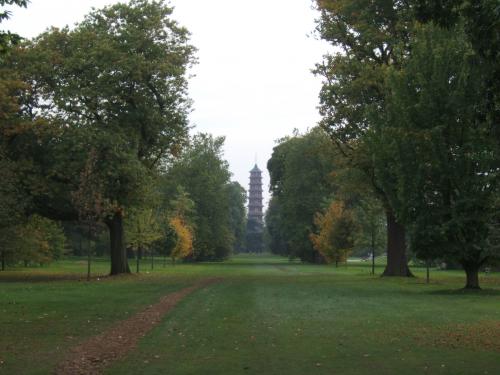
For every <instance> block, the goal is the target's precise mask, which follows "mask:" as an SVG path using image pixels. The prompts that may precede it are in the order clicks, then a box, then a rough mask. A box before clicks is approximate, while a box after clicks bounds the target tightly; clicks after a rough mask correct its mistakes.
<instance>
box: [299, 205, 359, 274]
mask: <svg viewBox="0 0 500 375" xmlns="http://www.w3.org/2000/svg"><path fill="white" fill-rule="evenodd" d="M314 223H315V224H316V227H317V228H318V233H311V234H310V236H309V237H310V239H311V241H312V243H313V245H314V248H315V249H316V250H318V251H319V252H320V253H321V255H322V256H323V257H324V258H325V260H326V261H327V262H328V263H331V262H335V266H336V267H337V266H338V263H339V262H347V257H348V256H349V253H350V252H351V251H352V249H353V248H354V236H355V231H356V228H355V223H354V219H353V215H352V213H351V212H349V210H347V209H346V207H345V204H344V202H341V201H333V202H332V203H331V204H330V206H329V207H328V208H327V210H326V212H325V213H317V214H316V216H315V218H314Z"/></svg>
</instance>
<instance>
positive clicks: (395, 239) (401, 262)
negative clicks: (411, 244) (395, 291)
mask: <svg viewBox="0 0 500 375" xmlns="http://www.w3.org/2000/svg"><path fill="white" fill-rule="evenodd" d="M386 216H387V266H386V267H385V270H384V273H383V274H382V276H402V277H409V276H413V274H412V273H411V271H410V269H409V268H408V260H407V259H406V239H405V228H404V226H403V225H401V224H399V223H398V222H397V221H396V217H395V216H394V213H393V212H392V211H390V210H388V211H387V212H386Z"/></svg>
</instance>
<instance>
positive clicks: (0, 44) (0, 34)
mask: <svg viewBox="0 0 500 375" xmlns="http://www.w3.org/2000/svg"><path fill="white" fill-rule="evenodd" d="M28 3H29V1H28V0H0V6H2V7H3V6H5V5H17V6H19V7H23V8H26V7H27V6H28ZM10 14H11V13H10V12H9V11H8V10H5V9H0V23H1V22H2V21H5V20H8V19H9V18H10ZM20 41H21V37H20V36H19V35H17V34H13V33H11V32H9V31H0V62H1V61H2V60H1V55H4V54H6V53H7V52H8V50H9V49H10V48H12V46H14V45H16V44H17V43H19V42H20Z"/></svg>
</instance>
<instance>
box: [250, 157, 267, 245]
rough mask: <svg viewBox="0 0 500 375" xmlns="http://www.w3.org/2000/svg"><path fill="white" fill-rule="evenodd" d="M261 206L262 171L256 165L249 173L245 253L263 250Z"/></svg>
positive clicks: (262, 214)
mask: <svg viewBox="0 0 500 375" xmlns="http://www.w3.org/2000/svg"><path fill="white" fill-rule="evenodd" d="M263 208H264V205H263V204H262V171H261V170H260V169H259V167H258V166H257V164H255V166H254V167H253V169H252V170H251V171H250V189H249V191H248V220H247V246H246V248H247V251H248V252H255V253H260V252H262V251H263V249H264V238H263V234H264V220H263V216H264V213H263Z"/></svg>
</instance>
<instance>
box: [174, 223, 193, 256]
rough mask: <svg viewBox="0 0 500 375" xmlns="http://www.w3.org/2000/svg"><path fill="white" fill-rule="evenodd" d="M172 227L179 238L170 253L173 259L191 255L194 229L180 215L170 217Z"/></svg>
mask: <svg viewBox="0 0 500 375" xmlns="http://www.w3.org/2000/svg"><path fill="white" fill-rule="evenodd" d="M170 227H171V228H172V229H173V230H174V232H175V235H176V238H177V240H176V243H175V246H174V248H173V249H172V252H171V253H170V257H171V258H172V261H173V262H175V260H176V259H179V258H181V259H183V258H187V257H189V256H190V255H191V254H192V253H193V229H192V228H191V227H190V226H189V225H188V224H187V223H186V222H185V221H184V220H183V219H182V217H181V216H179V215H176V216H174V217H173V218H171V219H170Z"/></svg>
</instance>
